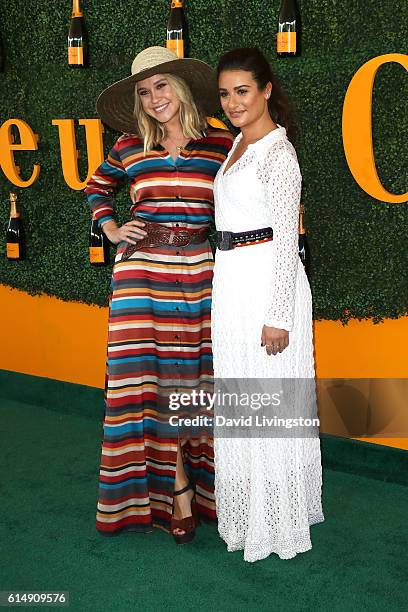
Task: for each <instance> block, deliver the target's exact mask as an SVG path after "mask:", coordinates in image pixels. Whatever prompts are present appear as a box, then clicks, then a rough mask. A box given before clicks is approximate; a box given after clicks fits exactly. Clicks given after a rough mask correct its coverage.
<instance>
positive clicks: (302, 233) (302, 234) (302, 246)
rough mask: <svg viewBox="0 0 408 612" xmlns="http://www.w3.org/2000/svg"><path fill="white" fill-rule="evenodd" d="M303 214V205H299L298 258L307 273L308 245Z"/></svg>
mask: <svg viewBox="0 0 408 612" xmlns="http://www.w3.org/2000/svg"><path fill="white" fill-rule="evenodd" d="M304 212H305V206H304V204H301V205H300V209H299V257H300V259H301V261H302V264H303V265H304V267H305V270H306V272H308V271H309V245H308V244H307V238H306V230H305V226H304V221H303V215H304Z"/></svg>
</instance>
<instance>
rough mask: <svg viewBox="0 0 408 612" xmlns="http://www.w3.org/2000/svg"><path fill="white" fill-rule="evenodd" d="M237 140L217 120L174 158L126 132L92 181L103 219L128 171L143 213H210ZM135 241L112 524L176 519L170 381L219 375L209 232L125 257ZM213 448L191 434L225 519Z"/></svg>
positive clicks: (110, 359)
mask: <svg viewBox="0 0 408 612" xmlns="http://www.w3.org/2000/svg"><path fill="white" fill-rule="evenodd" d="M232 140H233V139H232V136H231V135H230V134H229V133H228V132H225V131H222V130H214V129H210V130H209V131H208V133H207V135H206V136H205V137H203V138H202V139H199V140H191V141H190V142H189V143H188V144H187V146H186V147H185V149H183V150H182V151H181V153H180V155H179V157H178V158H177V159H176V160H175V161H174V160H173V159H172V157H171V156H170V155H169V154H168V152H167V151H165V150H164V149H163V148H162V147H161V146H157V147H156V148H155V150H154V151H150V152H149V153H147V154H146V155H145V154H144V153H143V143H142V141H141V139H139V138H138V137H136V136H133V135H123V136H121V137H120V138H119V139H118V140H117V142H116V144H115V145H114V147H113V149H112V150H111V151H110V153H109V156H108V158H107V159H106V160H105V161H104V162H103V163H102V164H101V165H100V167H99V168H98V169H97V170H96V172H95V174H94V175H93V176H92V177H91V179H90V181H89V182H88V185H87V188H86V193H87V195H88V200H89V204H90V206H91V209H92V212H93V214H94V215H95V217H96V218H97V219H98V220H99V223H100V224H101V225H103V224H104V223H105V222H106V221H107V220H109V219H112V218H113V215H114V207H113V199H112V196H113V194H114V192H115V190H116V189H117V187H118V186H119V184H120V183H122V182H123V181H124V180H126V179H127V180H130V197H131V201H132V205H131V213H132V214H133V215H137V217H138V218H143V219H146V220H148V221H153V222H159V223H163V224H165V225H167V226H169V227H171V226H178V227H194V228H198V227H204V226H207V225H209V224H210V223H211V222H212V220H213V206H214V204H213V180H214V177H215V174H216V173H217V170H218V168H219V167H220V165H221V164H222V162H223V161H224V159H225V158H226V156H227V154H228V151H229V150H230V148H231V145H232ZM125 247H126V243H125V242H123V243H121V244H120V245H118V250H117V254H116V260H115V265H114V269H113V277H112V292H111V296H110V305H109V306H110V310H109V331H108V355H107V370H106V409H105V420H104V433H103V441H102V457H101V469H100V485H99V501H98V511H97V529H98V530H99V531H100V532H101V533H104V534H106V535H110V534H113V533H117V532H118V531H121V530H131V531H149V530H151V528H152V527H153V526H157V527H161V528H163V529H165V530H169V528H170V520H171V514H172V506H173V491H174V476H175V471H176V457H177V446H178V432H177V428H175V427H170V426H169V421H168V416H169V413H170V411H169V401H168V398H169V393H171V392H172V391H175V390H177V391H183V390H188V389H191V388H203V387H204V388H206V387H207V385H209V384H210V383H211V378H212V353H211V337H210V328H211V321H210V312H211V283H212V268H213V257H212V252H211V249H210V245H209V243H208V242H205V243H203V244H199V245H190V246H187V247H173V246H163V247H159V248H145V249H143V250H139V251H136V252H135V253H133V255H132V256H131V257H130V258H129V259H127V260H125V261H123V262H122V261H121V255H122V253H123V251H124V249H125ZM173 414H174V413H173ZM213 458H214V457H213V443H212V440H211V439H210V438H208V437H206V438H203V437H200V438H191V439H189V440H187V441H186V443H185V444H184V446H183V459H184V465H185V469H186V471H187V473H188V474H189V477H190V479H191V480H192V481H193V483H194V484H195V488H196V500H197V505H198V510H199V511H200V513H201V514H202V515H205V516H206V517H207V518H209V519H215V500H214V465H213Z"/></svg>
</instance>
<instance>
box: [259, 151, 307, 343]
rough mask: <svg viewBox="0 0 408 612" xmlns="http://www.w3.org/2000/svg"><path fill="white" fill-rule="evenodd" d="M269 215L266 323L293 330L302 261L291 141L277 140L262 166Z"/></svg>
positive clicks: (298, 178)
mask: <svg viewBox="0 0 408 612" xmlns="http://www.w3.org/2000/svg"><path fill="white" fill-rule="evenodd" d="M259 178H260V179H261V181H262V182H263V184H264V186H265V192H266V205H267V207H268V216H269V217H270V218H271V224H272V228H273V248H274V257H273V265H272V270H271V285H270V286H271V294H270V299H269V303H268V304H267V308H266V312H265V325H268V326H270V327H277V328H279V329H286V330H287V331H291V330H292V325H293V313H294V305H295V288H296V272H297V266H298V263H299V254H298V231H299V228H298V224H299V204H300V191H301V183H302V177H301V174H300V170H299V164H298V161H297V157H296V152H295V149H294V148H293V146H292V145H291V143H290V142H289V141H288V140H282V141H280V142H278V143H275V144H274V145H273V146H272V147H271V148H270V150H269V151H268V152H267V154H266V157H265V159H264V163H263V164H262V166H261V168H260V177H259Z"/></svg>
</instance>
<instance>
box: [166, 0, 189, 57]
mask: <svg viewBox="0 0 408 612" xmlns="http://www.w3.org/2000/svg"><path fill="white" fill-rule="evenodd" d="M166 47H167V49H171V51H174V53H176V54H177V56H178V57H184V56H185V55H187V24H186V20H185V17H184V9H183V0H172V2H171V7H170V17H169V20H168V22H167V39H166Z"/></svg>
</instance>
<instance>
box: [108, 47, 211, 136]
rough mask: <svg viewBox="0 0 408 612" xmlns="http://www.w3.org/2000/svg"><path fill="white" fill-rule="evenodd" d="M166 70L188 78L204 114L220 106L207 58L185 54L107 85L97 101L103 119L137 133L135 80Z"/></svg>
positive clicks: (186, 79)
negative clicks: (198, 58)
mask: <svg viewBox="0 0 408 612" xmlns="http://www.w3.org/2000/svg"><path fill="white" fill-rule="evenodd" d="M166 73H167V74H168V73H170V74H176V75H178V76H180V77H181V78H183V79H184V80H185V81H186V83H187V85H188V86H189V87H190V90H191V93H192V95H193V98H194V102H195V103H196V105H197V107H198V108H199V109H200V110H201V111H202V112H203V113H204V114H205V115H211V114H213V113H214V112H215V111H216V110H218V108H219V106H220V101H219V95H218V87H217V80H216V76H215V73H214V71H213V70H212V68H210V66H208V64H206V63H205V62H202V61H200V60H196V59H190V58H185V59H177V60H172V61H170V62H164V63H163V64H159V65H157V66H154V67H153V68H147V69H146V70H143V71H141V72H138V73H137V74H133V75H131V76H130V77H126V78H125V79H122V80H120V81H117V82H116V83H113V84H112V85H110V86H109V87H107V88H106V89H104V91H103V92H102V93H101V94H100V96H99V97H98V99H97V101H96V111H97V113H98V115H99V116H100V118H101V119H102V121H103V122H104V123H106V124H107V125H109V126H110V127H112V128H114V129H115V130H118V131H119V132H125V133H130V134H133V133H135V132H136V122H135V118H134V114H133V110H134V105H135V85H136V83H137V82H138V81H142V80H143V79H147V78H149V77H151V76H153V75H155V74H166Z"/></svg>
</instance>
